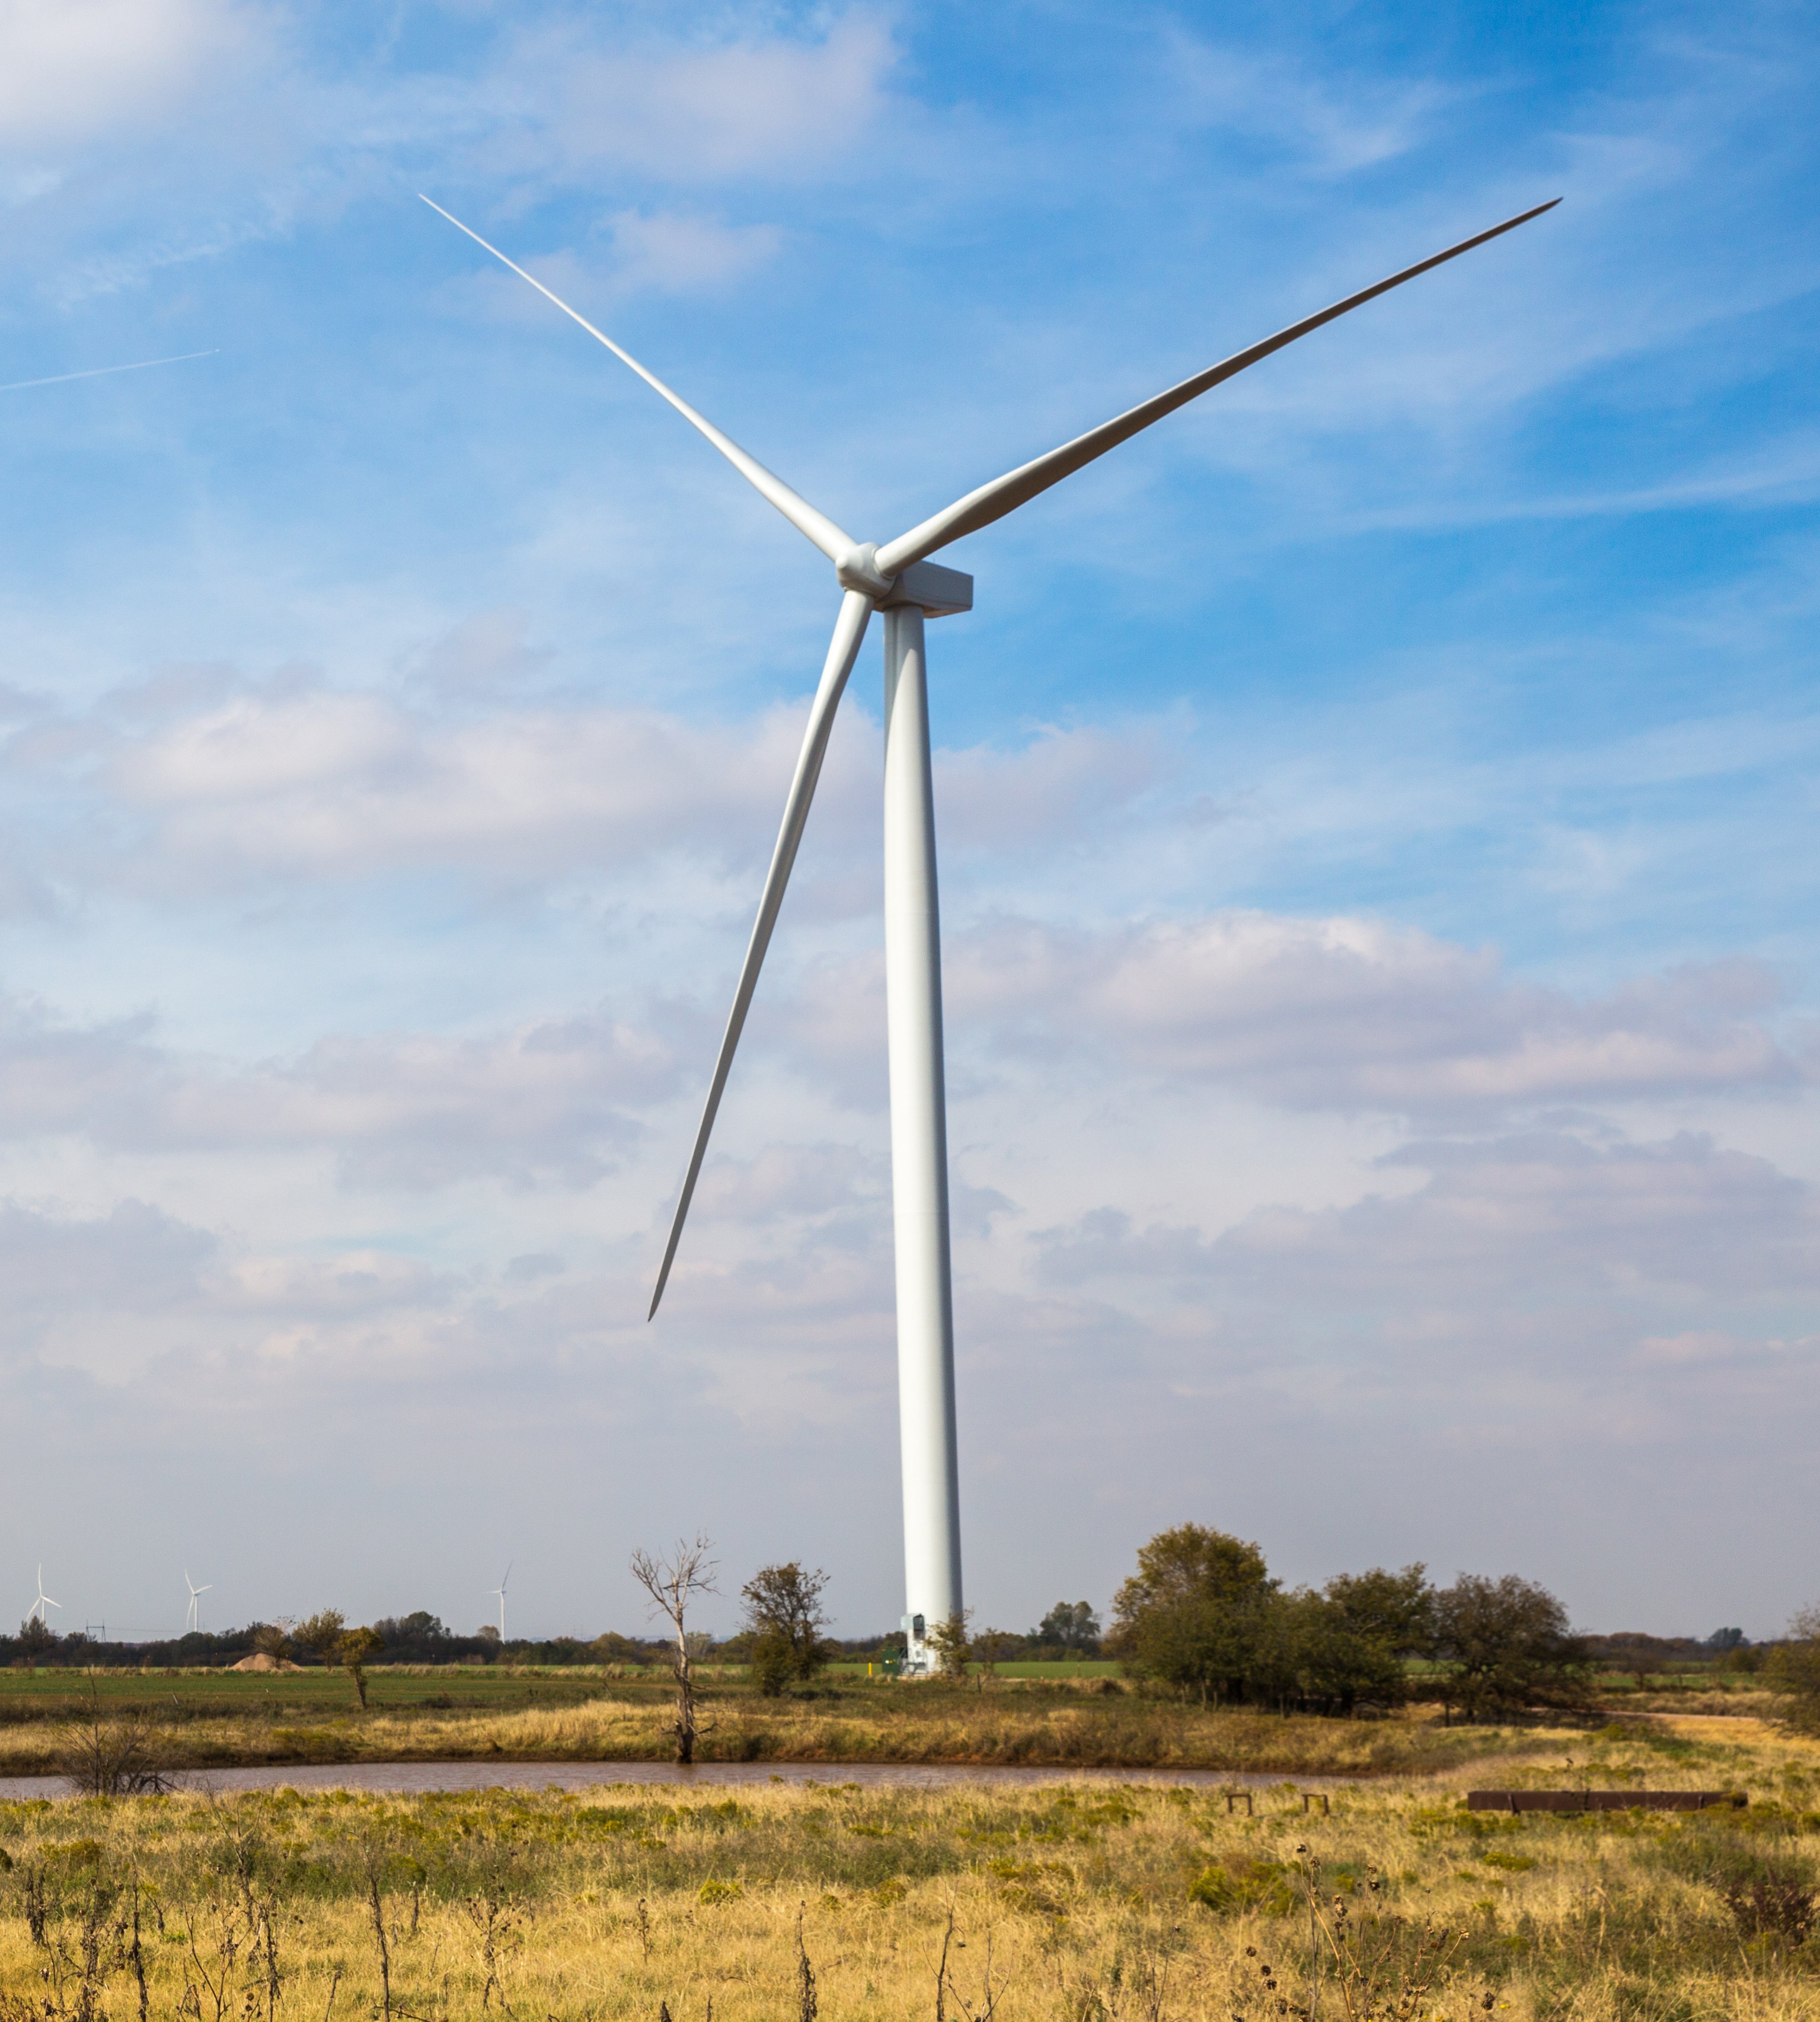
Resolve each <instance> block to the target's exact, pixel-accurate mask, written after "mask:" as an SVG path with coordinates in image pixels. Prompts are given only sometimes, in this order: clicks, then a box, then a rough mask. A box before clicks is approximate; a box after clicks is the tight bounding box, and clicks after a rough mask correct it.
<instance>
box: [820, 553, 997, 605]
mask: <svg viewBox="0 0 1820 2022" xmlns="http://www.w3.org/2000/svg"><path fill="white" fill-rule="evenodd" d="M834 572H835V578H836V580H837V581H838V582H839V584H840V586H841V588H842V589H850V590H852V591H853V592H854V593H855V594H856V595H857V596H860V597H864V598H866V599H867V600H868V602H870V603H871V604H873V605H875V607H876V608H878V609H879V610H880V611H895V610H900V609H901V608H903V607H904V606H905V604H915V605H916V606H917V607H918V608H919V609H920V610H921V611H922V612H923V615H924V617H926V618H952V616H953V615H955V614H956V612H957V611H971V610H972V608H973V578H972V577H971V576H970V575H967V573H966V572H965V571H964V570H961V569H951V568H943V567H942V566H941V563H939V562H911V563H909V564H907V566H905V568H901V569H900V570H899V571H897V574H896V575H886V574H885V572H884V571H883V569H881V568H879V544H878V542H876V541H861V542H860V543H859V544H858V546H856V547H851V548H849V549H847V550H846V553H843V554H842V556H841V557H840V559H839V560H838V561H837V562H836V563H835V565H834Z"/></svg>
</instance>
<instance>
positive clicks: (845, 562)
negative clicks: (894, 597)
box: [834, 541, 897, 604]
mask: <svg viewBox="0 0 1820 2022" xmlns="http://www.w3.org/2000/svg"><path fill="white" fill-rule="evenodd" d="M834 572H835V575H836V576H837V577H838V578H839V580H840V586H841V588H842V589H857V591H858V592H859V593H860V594H861V596H862V597H870V598H871V599H872V601H873V602H874V603H875V604H883V602H884V600H885V599H886V597H889V596H890V594H891V592H892V590H893V589H894V587H895V586H896V583H897V578H896V577H895V576H890V575H884V574H883V573H882V572H881V571H880V570H879V544H878V542H876V541H861V542H860V544H859V546H857V547H853V548H849V549H847V551H846V553H845V554H844V555H842V557H841V558H840V560H839V561H838V562H836V563H835V565H834Z"/></svg>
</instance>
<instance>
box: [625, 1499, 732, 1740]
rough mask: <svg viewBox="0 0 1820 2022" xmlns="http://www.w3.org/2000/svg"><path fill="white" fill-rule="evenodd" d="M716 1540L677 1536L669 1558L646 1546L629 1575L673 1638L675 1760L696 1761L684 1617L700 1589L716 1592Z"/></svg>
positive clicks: (700, 1533)
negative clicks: (688, 1540)
mask: <svg viewBox="0 0 1820 2022" xmlns="http://www.w3.org/2000/svg"><path fill="white" fill-rule="evenodd" d="M713 1549H714V1543H713V1541H712V1539H711V1538H709V1537H708V1536H707V1535H706V1533H705V1532H703V1531H697V1532H696V1536H695V1542H693V1544H690V1543H688V1542H685V1540H683V1539H682V1538H678V1540H677V1543H676V1549H675V1552H674V1554H673V1555H672V1556H671V1557H669V1558H667V1559H661V1558H653V1557H652V1555H651V1554H650V1553H649V1552H646V1551H643V1550H640V1551H636V1552H634V1553H633V1554H632V1560H631V1564H632V1577H633V1579H635V1580H636V1581H637V1582H638V1584H639V1585H640V1586H641V1587H643V1588H644V1589H645V1592H646V1593H648V1594H649V1595H650V1597H651V1611H652V1614H654V1615H663V1617H664V1618H665V1619H666V1620H667V1622H669V1624H670V1626H671V1632H672V1633H673V1634H674V1637H675V1639H676V1651H675V1654H674V1655H673V1656H672V1657H671V1660H670V1672H671V1677H674V1679H675V1681H676V1720H675V1725H674V1733H675V1735H676V1759H677V1761H678V1762H693V1761H694V1760H695V1743H696V1735H698V1734H699V1733H700V1727H699V1725H698V1724H697V1722H696V1714H695V1660H694V1657H693V1653H692V1652H690V1649H689V1630H688V1626H687V1624H686V1621H685V1617H686V1616H687V1615H688V1613H689V1606H690V1604H691V1603H692V1602H693V1600H694V1599H695V1597H696V1595H697V1594H698V1593H719V1591H720V1589H719V1588H718V1587H717V1586H715V1585H714V1575H715V1573H716V1571H718V1567H717V1566H716V1565H715V1563H714V1560H712V1559H711V1558H710V1557H708V1554H709V1553H711V1551H712V1550H713Z"/></svg>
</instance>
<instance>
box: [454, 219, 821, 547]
mask: <svg viewBox="0 0 1820 2022" xmlns="http://www.w3.org/2000/svg"><path fill="white" fill-rule="evenodd" d="M419 194H420V195H421V192H419ZM423 201H424V203H427V204H429V207H430V209H431V210H433V211H434V212H435V213H436V214H437V216H438V217H446V218H447V219H448V221H449V223H450V224H452V225H453V226H454V227H455V229H456V231H458V232H466V233H467V235H468V236H469V238H470V239H473V242H474V243H475V244H476V245H477V246H480V247H481V248H482V249H483V250H485V251H486V252H488V253H491V254H492V256H493V257H494V258H495V260H497V261H500V262H501V263H502V264H503V265H506V266H507V267H510V268H511V269H512V271H513V273H514V274H516V275H517V276H518V278H519V279H521V280H523V281H529V282H530V283H531V285H532V287H534V288H535V290H537V292H538V293H539V294H540V295H542V296H543V297H545V298H546V300H548V301H552V302H554V303H555V305H556V306H557V308H559V309H561V312H563V314H564V315H565V316H569V317H572V319H574V320H575V321H576V323H579V324H580V325H581V327H582V328H583V330H586V331H587V334H588V335H589V336H590V337H591V338H596V339H598V341H600V342H601V343H602V344H604V345H605V346H606V347H607V349H608V350H609V351H610V352H612V354H613V356H615V357H616V358H617V359H618V360H619V361H620V362H621V363H623V364H626V365H629V366H630V367H631V368H632V370H634V372H636V373H637V374H638V377H639V378H641V379H642V380H643V381H644V382H645V385H647V386H649V387H650V388H651V389H652V391H653V392H656V393H659V394H660V395H662V396H663V398H664V399H665V400H667V401H668V402H669V403H670V404H671V407H674V409H675V410H676V411H677V412H678V414H680V415H682V418H683V419H684V420H685V422H688V423H689V425H690V426H691V427H692V428H695V429H700V432H701V433H702V434H704V436H707V439H708V440H709V441H710V442H711V443H713V444H714V447H715V448H716V449H718V451H720V453H721V454H722V456H724V457H725V458H726V460H727V462H729V463H730V464H731V465H733V468H734V469H735V470H736V471H737V472H738V473H740V476H742V477H743V478H744V479H745V480H746V482H747V484H750V485H751V487H753V489H754V490H755V491H757V492H758V494H759V495H761V497H762V498H766V499H769V502H771V504H772V505H775V506H776V507H777V510H778V511H779V512H780V513H782V514H783V515H784V518H785V519H786V520H788V521H789V522H790V524H791V526H793V527H795V529H796V530H797V531H798V532H799V533H800V534H803V535H806V536H807V537H808V538H809V539H810V540H812V541H813V542H814V543H815V545H816V546H817V547H818V548H820V550H821V552H822V553H824V555H826V556H827V557H828V560H830V561H831V562H839V560H840V559H841V557H842V555H844V554H846V553H848V552H849V551H850V549H852V548H853V545H854V542H853V536H852V535H850V534H849V533H847V532H846V531H844V530H843V529H842V528H841V527H837V526H836V525H835V523H834V522H833V520H831V519H829V517H828V515H827V514H826V513H823V512H821V511H820V510H818V509H817V508H816V507H815V506H813V505H810V504H809V501H808V500H807V499H806V498H803V497H802V495H800V494H799V493H798V492H795V491H791V488H790V487H789V486H788V484H785V483H784V480H783V479H782V478H780V476H777V473H775V472H774V471H769V470H767V469H766V468H765V466H764V465H763V464H762V463H761V462H759V461H758V458H756V457H754V456H748V455H747V454H746V452H745V451H744V450H743V449H741V448H740V446H739V444H738V443H736V442H735V441H734V440H733V439H732V437H731V436H725V435H723V434H722V433H721V431H720V430H719V429H717V428H716V427H715V426H714V423H713V422H711V421H709V420H708V419H707V417H706V416H705V415H703V414H697V413H696V411H695V410H694V408H693V407H691V406H690V405H689V403H688V402H687V401H686V400H684V399H683V398H682V395H681V394H679V393H673V392H671V390H670V389H669V388H668V387H667V386H666V385H664V383H663V381H662V380H661V379H660V378H658V376H657V375H656V373H655V372H648V371H646V370H645V367H643V366H642V365H641V364H640V363H638V360H637V359H635V358H634V356H632V354H631V353H630V352H629V351H627V350H624V349H622V348H621V347H620V346H619V345H616V343H614V341H613V340H612V338H610V337H608V335H607V334H606V333H605V331H604V330H596V329H595V327H594V325H593V324H592V323H590V322H589V321H588V319H587V317H586V316H583V315H582V314H581V313H580V312H579V310H576V309H572V308H570V307H569V305H568V303H567V302H565V301H564V300H563V299H562V297H561V296H560V295H557V294H552V293H551V291H550V290H549V289H548V288H546V287H545V286H544V285H543V283H542V282H541V281H539V280H538V279H536V278H535V276H532V275H530V274H527V273H526V272H525V271H524V268H522V267H521V266H520V265H518V263H517V261H516V260H509V259H507V258H506V255H505V254H503V253H502V252H501V251H500V250H499V247H498V246H492V245H489V244H488V242H487V241H486V240H485V239H483V238H482V237H481V235H480V234H479V232H475V231H473V230H471V229H470V228H469V227H468V226H467V225H465V224H462V221H461V220H460V219H459V217H455V215H454V214H453V213H452V212H450V211H446V210H444V209H443V207H442V206H441V205H440V203H435V202H434V201H433V199H430V198H429V197H424V198H423Z"/></svg>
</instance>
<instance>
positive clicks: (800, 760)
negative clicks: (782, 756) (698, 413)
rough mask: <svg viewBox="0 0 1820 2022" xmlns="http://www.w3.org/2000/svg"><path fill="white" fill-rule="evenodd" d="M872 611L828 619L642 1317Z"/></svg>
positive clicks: (851, 609)
mask: <svg viewBox="0 0 1820 2022" xmlns="http://www.w3.org/2000/svg"><path fill="white" fill-rule="evenodd" d="M871 617H872V600H871V599H870V598H869V597H864V596H862V595H861V593H860V592H859V591H858V590H857V589H850V590H849V591H847V593H846V595H845V596H844V597H842V599H841V605H840V615H839V617H838V618H836V619H835V622H834V637H833V638H831V640H830V641H828V659H827V660H826V661H825V662H824V663H823V666H822V670H821V683H820V686H819V687H818V688H817V689H816V691H815V700H814V702H813V703H812V704H811V705H810V706H809V727H808V728H807V729H806V730H805V731H804V732H803V734H802V750H801V751H800V752H799V753H798V754H797V758H796V772H795V777H794V778H793V779H791V782H790V794H789V797H788V799H787V800H786V801H784V822H783V826H782V827H780V829H779V830H778V831H777V848H776V849H773V851H772V852H771V868H770V869H769V870H768V871H767V872H766V874H765V892H764V896H763V897H762V899H760V900H759V901H758V919H757V921H756V922H755V923H754V925H753V928H752V938H751V941H750V942H749V943H747V947H746V959H745V962H744V966H743V967H742V968H741V969H740V982H739V987H738V988H737V989H736V991H734V992H733V1009H732V1011H731V1012H730V1013H729V1014H728V1017H727V1028H726V1031H725V1032H724V1033H723V1034H722V1036H721V1049H720V1053H719V1055H718V1057H717V1058H716V1060H715V1061H714V1078H713V1079H712V1080H711V1081H710V1082H709V1083H708V1089H707V1101H706V1103H704V1104H703V1106H702V1112H701V1123H700V1127H699V1128H698V1129H697V1130H696V1133H695V1148H694V1150H693V1152H690V1154H689V1170H688V1171H687V1172H686V1173H684V1174H683V1177H682V1193H681V1194H680V1195H678V1199H677V1203H676V1219H675V1220H674V1221H673V1222H672V1223H671V1225H670V1240H669V1242H668V1243H667V1244H665V1246H664V1250H663V1265H662V1267H661V1268H660V1269H659V1271H658V1273H657V1285H656V1290H654V1291H653V1292H652V1294H651V1310H650V1312H649V1313H647V1314H646V1315H645V1318H646V1319H653V1318H655V1317H656V1312H657V1305H658V1301H660V1299H661V1298H663V1288H664V1287H665V1286H666V1285H667V1284H668V1283H669V1282H670V1267H671V1265H672V1264H674V1262H675V1261H676V1246H677V1245H678V1243H680V1242H681V1241H682V1225H683V1222H684V1221H685V1218H686V1217H687V1216H688V1214H689V1203H690V1201H691V1200H693V1199H694V1197H695V1183H696V1180H697V1179H698V1178H699V1177H700V1173H701V1162H702V1160H703V1159H704V1157H706V1155H707V1140H708V1133H709V1132H710V1131H711V1130H713V1129H714V1113H715V1111H717V1110H718V1108H720V1106H721V1093H722V1090H723V1089H725V1086H726V1085H727V1074H728V1071H729V1069H730V1068H732V1066H733V1049H734V1048H735V1047H736V1046H738V1045H739V1043H740V1033H741V1032H742V1031H744V1029H745V1024H746V1013H747V1011H748V1010H749V1009H751V1002H752V992H753V991H755V989H756V988H757V987H758V971H759V970H760V969H761V968H762V967H763V965H764V961H765V951H766V949H767V948H768V947H769V946H770V945H771V930H772V929H773V927H775V926H776V925H777V914H778V910H779V908H780V907H781V906H782V905H783V903H784V887H785V886H786V885H788V883H789V882H790V871H791V866H792V865H793V864H794V863H795V861H796V851H797V846H798V845H799V844H800V843H801V841H802V830H803V824H804V823H806V821H807V820H808V819H809V802H810V801H813V799H814V797H815V783H816V781H817V779H820V776H821V761H822V759H823V757H824V756H825V754H826V753H827V750H828V732H830V731H831V729H832V728H834V713H835V710H836V709H837V708H838V707H839V703H840V699H841V695H842V691H843V690H844V689H845V688H846V684H847V677H848V675H849V674H850V673H852V672H853V662H854V660H855V659H857V658H858V656H859V650H860V643H861V641H862V640H863V639H864V637H865V636H866V626H867V623H868V621H869V620H870V619H871Z"/></svg>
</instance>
